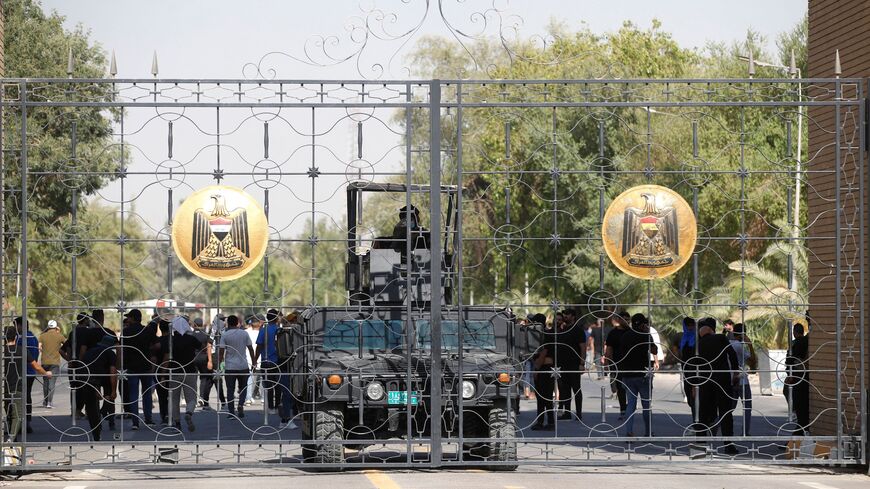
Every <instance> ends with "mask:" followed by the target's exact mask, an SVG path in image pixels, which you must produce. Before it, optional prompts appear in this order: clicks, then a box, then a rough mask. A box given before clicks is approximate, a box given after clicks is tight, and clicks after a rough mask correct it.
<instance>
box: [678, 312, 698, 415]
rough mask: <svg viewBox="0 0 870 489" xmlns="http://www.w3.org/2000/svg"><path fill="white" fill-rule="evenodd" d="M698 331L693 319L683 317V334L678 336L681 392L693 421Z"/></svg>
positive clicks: (695, 398)
mask: <svg viewBox="0 0 870 489" xmlns="http://www.w3.org/2000/svg"><path fill="white" fill-rule="evenodd" d="M697 336H698V331H697V328H696V325H695V319H694V318H690V317H685V318H683V334H682V336H681V337H680V366H681V368H682V371H683V393H684V394H685V395H686V403H687V404H688V405H689V410H690V411H691V412H692V422H693V423H694V422H695V405H696V403H697V402H698V398H697V396H696V394H697V391H696V390H695V384H697V383H698V359H697V357H696V355H695V344H696V342H697Z"/></svg>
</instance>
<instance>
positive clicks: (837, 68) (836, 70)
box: [834, 49, 843, 78]
mask: <svg viewBox="0 0 870 489" xmlns="http://www.w3.org/2000/svg"><path fill="white" fill-rule="evenodd" d="M842 74H843V67H842V66H840V50H839V49H838V50H837V51H836V53H834V75H835V76H836V77H837V78H840V75H842Z"/></svg>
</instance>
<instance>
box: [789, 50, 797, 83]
mask: <svg viewBox="0 0 870 489" xmlns="http://www.w3.org/2000/svg"><path fill="white" fill-rule="evenodd" d="M788 74H789V75H791V76H792V77H795V76H797V62H795V60H794V49H792V50H791V58H790V59H789V61H788Z"/></svg>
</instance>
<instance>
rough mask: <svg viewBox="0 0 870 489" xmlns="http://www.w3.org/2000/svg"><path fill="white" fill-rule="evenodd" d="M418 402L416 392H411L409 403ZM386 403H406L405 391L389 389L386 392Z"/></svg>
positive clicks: (406, 394)
mask: <svg viewBox="0 0 870 489" xmlns="http://www.w3.org/2000/svg"><path fill="white" fill-rule="evenodd" d="M417 402H418V399H417V394H411V405H412V406H416V405H417ZM387 404H397V405H407V404H408V392H407V391H389V392H387Z"/></svg>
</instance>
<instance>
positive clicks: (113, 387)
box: [77, 335, 118, 441]
mask: <svg viewBox="0 0 870 489" xmlns="http://www.w3.org/2000/svg"><path fill="white" fill-rule="evenodd" d="M117 344H118V339H117V337H116V336H114V335H111V336H110V335H103V336H102V337H101V338H100V340H99V341H98V342H97V344H96V345H94V346H92V347H90V348H88V349H87V351H85V353H84V355H83V356H82V358H81V361H82V364H83V368H82V369H81V370H80V371H79V372H78V374H77V376H78V377H79V378H78V380H79V382H80V385H79V389H78V394H79V396H81V398H82V402H83V404H84V407H85V415H86V416H87V418H88V424H89V425H90V427H91V437H92V438H93V440H94V441H100V439H101V436H102V428H103V419H108V421H109V429H110V430H114V429H115V422H114V419H115V418H114V415H115V409H114V407H115V404H114V403H115V398H116V393H117V391H118V370H117V364H118V357H117V354H116V352H115V347H116V345H117ZM100 400H102V401H103V405H102V406H100Z"/></svg>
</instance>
